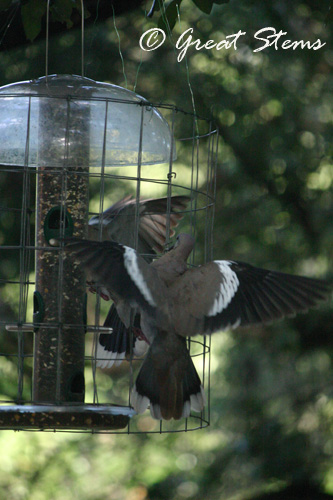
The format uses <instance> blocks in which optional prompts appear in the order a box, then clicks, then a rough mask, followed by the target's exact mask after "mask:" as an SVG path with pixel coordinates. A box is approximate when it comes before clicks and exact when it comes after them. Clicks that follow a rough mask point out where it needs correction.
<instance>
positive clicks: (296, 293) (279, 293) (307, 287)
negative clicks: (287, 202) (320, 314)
mask: <svg viewBox="0 0 333 500" xmlns="http://www.w3.org/2000/svg"><path fill="white" fill-rule="evenodd" d="M331 291H332V284H331V283H330V282H328V281H324V280H320V279H313V278H306V277H302V276H295V275H291V274H285V273H280V272H276V271H268V270H266V269H260V268H256V267H253V266H251V265H249V264H245V263H243V262H234V261H223V260H220V261H213V262H209V263H208V264H206V265H204V266H201V267H198V268H193V269H191V270H189V271H188V272H187V273H185V274H184V275H183V276H181V277H180V278H179V279H178V280H177V282H175V283H174V284H173V286H172V287H171V289H170V292H171V295H172V297H173V302H172V303H173V304H174V306H173V309H172V311H173V314H172V315H173V321H174V323H175V328H176V331H177V332H178V333H179V334H181V335H195V334H198V333H201V334H210V333H213V332H215V331H218V330H223V329H226V328H236V327H237V326H246V325H252V324H258V323H269V322H272V321H274V320H277V319H281V318H284V317H286V316H294V315H295V314H296V313H299V312H305V311H307V310H308V309H309V308H311V307H315V306H317V305H318V304H319V303H320V302H322V301H325V300H328V298H329V296H330V294H331ZM175 297H178V300H174V299H175Z"/></svg>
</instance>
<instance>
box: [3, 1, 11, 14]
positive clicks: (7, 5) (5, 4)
mask: <svg viewBox="0 0 333 500" xmlns="http://www.w3.org/2000/svg"><path fill="white" fill-rule="evenodd" d="M12 3H13V0H0V12H1V11H2V10H7V9H9V7H10V6H11V5H12Z"/></svg>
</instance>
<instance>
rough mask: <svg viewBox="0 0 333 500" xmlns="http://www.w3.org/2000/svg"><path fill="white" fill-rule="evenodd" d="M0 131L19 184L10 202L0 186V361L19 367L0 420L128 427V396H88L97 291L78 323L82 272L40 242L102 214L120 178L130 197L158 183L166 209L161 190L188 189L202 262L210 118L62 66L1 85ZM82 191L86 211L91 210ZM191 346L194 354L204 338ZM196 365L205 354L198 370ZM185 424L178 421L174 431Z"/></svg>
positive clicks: (79, 229) (79, 232)
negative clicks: (12, 262) (200, 230)
mask: <svg viewBox="0 0 333 500" xmlns="http://www.w3.org/2000/svg"><path fill="white" fill-rule="evenodd" d="M179 118H181V120H178V119H179ZM186 120H187V125H186V128H187V130H186V128H185V135H184V133H183V134H182V132H183V131H184V130H182V128H183V129H184V123H185V122H186ZM178 122H179V123H180V122H181V126H179V125H178ZM181 127H182V128H181ZM200 129H202V130H203V131H202V132H201V131H200ZM0 131H1V144H0V176H2V178H1V177H0V183H2V185H4V186H5V185H6V179H7V180H8V182H9V183H10V184H12V183H13V180H14V179H15V180H17V188H18V190H19V192H20V199H19V201H18V199H17V197H14V198H15V202H14V204H15V203H16V205H15V206H13V202H12V201H10V200H11V198H10V197H8V199H7V197H6V196H4V197H3V201H2V207H1V208H0V210H1V213H0V217H1V219H0V220H3V221H5V224H7V225H8V224H9V225H10V224H12V227H13V231H12V236H11V239H9V241H8V240H6V239H5V238H4V237H2V238H0V242H1V246H0V252H1V253H2V259H3V262H4V261H5V260H6V258H8V256H9V254H10V253H11V252H14V253H15V255H16V259H17V260H16V262H17V268H16V272H15V271H13V275H10V273H9V274H8V272H7V271H8V270H7V271H6V269H3V267H2V268H1V273H2V276H0V285H1V288H2V290H0V293H1V295H0V298H1V300H2V301H3V303H6V302H7V303H8V305H9V306H10V303H9V302H10V301H8V298H7V297H8V295H11V294H12V295H13V296H15V297H16V299H15V300H16V302H15V304H14V305H13V308H11V307H9V308H8V311H7V312H6V311H1V310H0V315H1V316H0V327H1V328H2V329H3V331H4V332H5V333H4V335H5V337H6V338H7V340H8V345H9V346H10V347H8V346H7V344H6V342H5V340H4V341H3V347H1V351H2V352H1V355H0V362H1V361H2V359H13V358H15V359H16V360H17V373H18V375H17V391H16V394H15V395H14V394H13V393H11V397H10V396H8V398H3V402H2V403H1V402H0V428H13V429H36V430H38V429H43V430H48V429H67V430H68V429H75V430H78V429H79V430H88V431H93V432H100V431H103V432H115V431H117V430H119V429H123V428H125V427H126V426H128V430H129V425H130V418H131V417H132V416H133V414H134V412H133V410H132V409H131V408H130V406H129V405H126V404H125V405H120V406H115V405H112V404H111V402H110V401H105V402H103V403H98V402H97V399H98V398H97V396H96V395H97V393H98V387H97V382H96V365H95V361H94V354H93V353H92V355H91V356H87V355H86V353H85V345H86V343H87V338H88V336H89V335H94V336H95V337H96V336H98V335H99V333H101V332H102V331H103V328H102V327H100V317H99V316H100V299H99V297H98V298H97V300H96V314H95V321H94V324H92V322H89V321H88V322H87V287H86V278H85V275H84V273H83V272H82V270H81V269H80V268H79V267H78V266H73V263H72V262H71V261H70V259H68V258H66V257H65V255H64V253H63V250H62V249H61V247H57V246H53V245H51V243H50V242H52V240H57V239H59V238H60V239H61V238H63V237H66V236H74V237H78V238H84V237H87V222H88V217H89V214H92V213H94V214H95V215H96V213H97V214H101V213H102V212H103V209H104V208H107V207H106V206H105V204H106V203H107V202H106V198H105V197H106V195H109V194H110V193H112V192H117V191H119V190H120V191H121V189H125V188H123V186H124V185H125V184H124V182H127V184H126V186H128V185H130V186H131V189H132V191H134V193H133V194H134V195H135V197H136V200H137V202H139V200H140V197H141V196H142V195H143V194H144V192H145V187H146V186H148V185H149V187H150V192H151V191H152V187H155V186H156V187H158V189H159V192H161V193H162V191H163V190H164V191H163V194H164V195H166V196H167V198H168V211H169V216H170V201H169V200H170V197H171V194H172V193H175V192H176V193H177V194H186V195H187V196H189V197H190V199H191V203H190V206H189V208H188V210H187V213H184V214H183V215H184V217H183V219H184V224H185V225H186V228H187V229H188V230H189V231H190V232H192V234H193V235H195V234H196V231H197V229H196V221H197V218H199V217H203V218H204V242H205V244H204V249H203V252H202V253H201V254H200V259H199V260H198V262H199V261H200V263H202V262H204V261H205V259H206V260H210V259H211V258H212V249H211V243H212V224H213V208H214V194H215V193H214V190H215V168H216V153H217V131H216V130H215V128H214V127H213V125H212V123H211V122H209V121H207V120H201V119H200V118H199V117H197V116H194V115H191V114H185V113H184V112H183V111H181V110H179V109H177V108H175V107H174V106H167V105H159V106H156V105H153V104H151V103H150V102H148V101H147V100H146V99H144V98H143V97H141V96H139V95H137V94H136V93H134V92H131V91H129V90H127V89H123V88H121V87H118V86H115V85H111V84H106V83H100V82H95V81H93V80H90V79H88V78H84V77H80V76H70V75H52V76H48V77H42V78H39V79H37V80H33V81H27V82H20V83H14V84H11V85H7V86H5V87H2V88H0ZM176 136H178V137H176ZM177 143H178V144H177ZM176 145H177V149H178V150H179V152H180V157H182V155H183V156H184V158H186V160H184V161H189V164H190V165H189V166H188V165H187V167H186V168H187V170H186V175H185V176H184V175H183V170H185V165H184V163H182V160H181V159H180V161H179V159H178V161H179V164H178V162H176V158H177V155H176ZM189 151H190V152H189ZM188 159H189V160H188ZM14 182H15V181H14ZM120 187H121V189H120ZM93 198H94V200H95V205H94V207H96V199H98V210H97V211H96V208H94V209H91V200H92V199H93ZM138 206H139V205H138ZM136 217H139V214H138V213H136ZM8 221H9V222H8ZM6 227H7V226H6ZM33 232H34V235H33ZM10 255H11V256H12V255H13V253H11V254H10ZM0 259H1V255H0ZM195 259H196V256H195V255H194V257H193V262H192V264H194V265H195V264H196V260H195ZM32 295H33V308H32V310H31V308H30V306H29V303H30V302H29V300H30V297H31V296H32ZM17 298H18V300H17ZM4 309H6V308H4ZM32 335H33V337H34V341H33V348H32V347H31V337H32ZM14 336H17V348H16V350H14V347H13V346H14V344H13V341H12V339H13V338H14ZM27 336H28V337H27ZM27 338H28V340H27ZM200 345H202V354H201V355H202V356H203V357H204V356H205V355H206V354H207V353H208V351H209V346H208V345H207V344H206V342H205V341H203V342H202V343H200ZM6 349H12V351H11V352H9V351H8V350H6ZM13 351H14V352H13ZM31 360H32V362H31ZM27 365H28V366H27ZM87 365H90V368H92V373H93V377H92V378H93V385H94V388H93V394H94V396H93V401H92V402H86V397H85V379H86V376H85V373H86V370H87ZM128 365H129V367H130V368H129V379H130V380H129V383H130V382H131V376H132V375H131V373H132V371H131V370H132V367H131V366H132V365H131V364H128ZM207 366H208V363H207V359H206V361H204V362H203V370H204V371H205V370H207ZM31 372H32V376H31ZM204 376H205V375H204ZM30 379H31V382H30ZM27 380H28V382H27ZM207 381H208V376H206V383H207ZM26 385H27V387H26ZM188 420H189V419H188ZM207 422H208V416H207V415H206V416H201V417H200V423H199V425H197V424H196V425H194V426H193V428H195V427H200V426H201V427H202V426H203V425H207ZM190 428H191V426H190V425H189V423H188V422H187V423H186V424H185V426H184V430H189V429H190ZM128 430H127V432H128ZM158 431H159V432H161V431H163V429H162V427H161V426H160V427H159V428H158Z"/></svg>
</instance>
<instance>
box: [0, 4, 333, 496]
mask: <svg viewBox="0 0 333 500" xmlns="http://www.w3.org/2000/svg"><path fill="white" fill-rule="evenodd" d="M215 3H217V2H215ZM328 7H329V2H328V1H326V0H324V1H323V2H320V5H319V4H318V3H313V2H304V1H303V0H296V1H294V2H290V1H288V0H280V1H279V2H278V3H277V2H267V1H266V0H258V1H256V2H248V1H247V0H238V1H237V2H231V3H230V4H229V5H228V6H227V8H225V7H223V6H222V7H218V6H215V7H214V11H213V14H212V15H211V16H209V17H208V16H207V15H205V14H202V15H201V16H199V15H198V10H197V9H193V3H192V2H189V1H187V2H185V1H183V2H182V4H181V12H180V26H179V23H178V22H176V24H175V26H174V32H173V38H174V39H176V38H177V36H179V35H180V34H181V33H182V32H184V30H185V29H187V28H189V27H193V37H194V39H197V38H199V39H200V40H201V41H202V42H205V41H206V40H209V39H214V40H216V41H218V40H223V39H224V38H225V37H226V36H227V35H229V34H232V33H236V32H237V31H238V30H239V29H242V30H243V31H246V32H247V35H246V36H244V38H243V41H242V43H241V44H239V46H238V49H237V51H236V50H234V49H229V50H225V49H222V50H220V51H214V50H211V51H208V50H205V49H203V50H201V51H197V50H196V49H195V48H194V47H191V48H190V49H189V50H188V54H187V55H188V57H187V62H188V69H189V73H188V74H187V69H186V65H185V63H178V62H177V60H176V56H177V53H175V50H174V46H173V45H172V43H171V42H170V41H169V40H166V42H165V44H164V45H163V47H160V48H159V49H158V50H156V51H152V52H150V53H142V52H140V50H139V49H138V40H139V38H140V36H141V34H142V33H143V32H144V31H145V30H146V29H147V21H146V19H145V18H144V15H143V11H142V13H140V12H139V13H138V12H135V13H133V14H131V15H129V16H124V17H122V18H121V19H117V27H118V31H119V34H120V39H121V45H122V51H123V57H124V61H125V70H126V74H127V79H128V81H129V84H130V85H134V82H135V80H136V77H137V88H136V91H137V92H138V93H140V94H142V95H144V96H145V97H147V98H149V99H150V100H152V101H154V102H171V103H174V104H176V105H177V106H179V107H181V108H185V109H187V110H192V109H193V108H192V99H191V92H190V90H189V84H188V82H190V83H191V88H192V91H193V95H194V102H195V106H196V109H197V111H198V112H199V113H200V114H202V115H206V116H207V115H209V114H210V113H211V112H213V113H214V116H215V119H216V122H217V124H218V126H219V129H220V133H221V136H222V137H221V143H220V147H219V159H218V171H217V202H216V215H215V233H214V242H215V247H214V256H215V258H230V259H238V260H243V261H246V262H250V263H253V264H255V265H259V266H262V267H268V268H274V269H280V270H282V271H286V272H294V273H300V274H305V275H308V276H323V277H330V276H331V277H332V262H333V253H332V251H333V217H332V206H333V177H332V168H333V165H332V145H331V144H332V140H331V139H332V138H331V118H332V107H331V106H332V103H331V86H332V80H331V76H330V75H331V74H332V65H333V62H332V57H331V53H330V47H331V43H332V35H331V33H330V31H329V29H328V27H327V26H326V24H325V23H326V18H327V14H328V12H329V8H328ZM141 14H142V15H141ZM199 14H200V13H199ZM266 26H275V28H276V29H277V30H279V29H283V31H287V32H288V38H290V39H291V40H298V39H304V40H307V39H310V38H312V37H313V38H314V39H317V38H318V37H319V38H320V39H322V40H323V41H324V42H326V43H327V44H326V46H325V47H324V48H323V49H320V50H318V51H309V50H306V49H304V50H301V49H297V50H295V51H293V50H285V51H284V50H282V49H279V50H275V49H274V48H273V47H272V48H270V49H267V50H265V51H262V52H261V53H253V49H254V48H255V46H256V45H255V41H254V39H253V33H254V32H255V31H256V30H258V29H261V28H263V27H266ZM87 40H89V43H87V46H88V47H87V51H86V52H87V55H86V66H87V76H88V77H91V78H94V79H96V80H102V81H111V82H113V83H116V84H119V85H123V76H122V66H121V61H120V57H119V52H118V40H117V37H116V34H115V32H114V30H113V28H112V25H111V24H105V25H103V26H100V27H98V26H95V27H94V28H93V29H92V30H88V31H87ZM44 50H45V48H44V44H43V43H41V44H40V45H39V44H35V45H33V46H32V47H29V48H28V49H27V48H25V49H22V50H18V51H17V52H12V53H3V54H2V57H1V58H0V80H1V84H5V83H10V82H13V81H16V80H25V79H28V78H34V77H38V76H40V75H42V74H43V73H44V63H43V55H44ZM79 55H80V33H79V32H75V31H73V32H68V33H66V34H64V35H62V36H59V37H56V38H54V40H50V61H52V66H53V68H54V70H55V71H56V72H58V73H72V72H75V70H76V68H75V67H73V61H75V60H76V59H79ZM13 61H14V62H13ZM106 61H107V64H106ZM138 71H139V73H138ZM137 73H138V75H137ZM183 127H185V125H183ZM177 132H178V133H179V134H180V135H182V136H184V137H186V136H187V135H186V134H187V133H188V130H186V129H185V128H183V129H181V130H177ZM191 132H192V131H190V133H191ZM180 147H181V148H185V147H186V144H185V143H182V144H181V145H180ZM190 149H191V148H190ZM190 161H191V159H190V158H189V162H190ZM17 177H18V176H17ZM177 180H178V176H177ZM0 191H1V200H2V201H1V204H6V205H9V206H14V207H19V206H20V200H21V196H22V186H21V185H20V181H19V179H17V178H15V175H13V176H10V175H9V174H7V175H4V176H2V177H1V178H0ZM116 194H117V196H118V192H117V193H116ZM122 194H123V192H119V195H122ZM151 194H152V195H153V193H151ZM33 196H34V192H32V193H31V197H33ZM97 197H98V192H97V187H96V198H97ZM95 208H96V210H98V205H97V204H96V207H95ZM199 235H200V228H199ZM18 237H19V219H18V218H14V217H13V218H12V219H10V218H7V217H6V218H5V219H2V218H1V219H0V241H1V243H2V244H3V242H4V241H6V242H9V243H8V244H11V242H12V241H14V240H15V239H16V240H17V238H18ZM31 238H32V241H33V235H32V236H31ZM198 239H199V245H200V243H201V242H200V237H199V238H198ZM0 269H1V271H2V275H3V276H5V277H6V279H13V278H14V277H15V276H17V273H18V270H19V259H18V256H17V255H12V254H10V252H8V253H7V254H6V255H5V256H4V257H3V259H1V261H0ZM6 299H7V300H6V302H5V303H4V300H3V295H1V300H0V314H1V315H2V317H3V316H5V317H9V318H10V317H11V309H12V307H13V302H14V301H15V289H14V288H12V289H10V290H9V289H8V290H7V292H6ZM332 324H333V318H332V307H331V304H327V305H326V306H323V307H321V308H320V309H318V310H316V311H310V312H309V313H308V314H307V315H300V316H298V317H296V318H294V319H289V320H285V321H282V322H279V323H276V324H274V325H272V326H266V327H264V328H253V329H252V328H251V329H248V330H246V331H241V330H239V331H235V332H223V333H220V334H216V335H215V336H214V337H213V339H212V362H211V381H212V387H211V394H210V398H211V426H210V428H209V429H205V430H202V431H196V432H188V433H184V434H181V433H179V434H170V435H159V434H156V435H145V434H143V435H130V436H127V435H125V436H122V435H116V436H113V435H110V436H109V435H93V436H90V435H82V434H61V433H57V434H53V433H13V432H2V433H1V435H0V445H1V448H2V450H3V454H2V465H1V470H0V489H2V490H3V492H4V493H3V496H4V497H8V498H13V500H32V499H34V500H48V499H52V500H58V499H59V500H60V499H61V500H67V499H68V500H73V499H74V500H76V499H80V500H102V499H103V500H105V499H108V500H109V499H110V500H111V499H116V500H128V499H130V500H132V499H137V500H143V499H148V498H150V499H153V500H162V499H166V500H183V499H187V498H188V499H190V500H201V499H207V500H217V499H221V498H223V499H225V500H229V499H235V498H237V499H240V500H244V499H246V500H248V499H250V498H253V497H257V496H258V495H259V494H260V493H261V494H262V493H263V492H266V494H265V500H266V498H269V497H268V495H269V494H271V495H272V498H278V496H277V495H278V493H277V492H278V491H280V490H281V491H282V493H280V494H279V498H284V499H287V498H290V497H291V498H293V499H295V498H302V499H303V498H306V495H305V494H303V497H302V496H301V495H299V494H297V495H296V493H295V494H294V496H292V494H290V496H289V497H288V491H290V489H292V487H290V488H288V490H286V491H287V493H286V494H284V488H286V487H287V485H288V484H291V483H293V484H296V486H297V487H296V486H295V490H297V491H301V490H302V488H301V486H302V485H303V486H304V485H308V484H309V482H312V483H313V482H317V483H318V484H320V485H321V488H322V489H324V490H325V491H326V493H327V495H329V494H331V495H332V494H333V467H332V463H333V439H332V435H333V398H332V367H333V343H332V341H333V340H332V339H333V337H332ZM0 340H1V349H2V350H3V349H4V348H5V347H6V349H7V350H8V351H9V352H14V351H15V349H16V348H17V343H16V338H15V337H14V336H13V335H12V334H9V333H8V332H7V333H3V332H2V333H1V336H0ZM26 342H27V343H28V342H29V339H27V340H26ZM30 342H31V339H30ZM28 347H29V348H31V344H28ZM1 352H2V351H1ZM0 373H1V384H0V389H1V392H2V393H3V394H4V395H7V396H8V395H10V396H13V395H14V394H15V387H16V381H17V379H16V374H17V370H16V364H15V359H14V358H8V359H7V358H6V359H3V360H2V362H1V364H0ZM98 376H100V378H101V380H102V389H103V394H104V393H105V394H107V395H110V399H111V397H112V398H113V397H114V394H116V391H119V390H120V389H119V387H120V386H121V387H122V384H123V385H124V386H125V385H126V384H127V380H126V381H124V379H123V377H122V374H121V372H117V374H111V375H109V374H103V376H102V374H99V375H98ZM25 383H26V382H25ZM28 387H29V385H28ZM111 395H112V396H111ZM148 418H149V417H147V420H148ZM146 423H147V422H146ZM92 478H93V480H92ZM293 491H294V490H293ZM303 491H304V490H303ZM308 491H309V488H308V487H307V488H306V489H305V492H308ZM311 491H312V490H311ZM314 491H316V492H317V493H314V494H313V495H312V498H313V499H317V498H321V496H319V493H318V488H316V490H314ZM274 492H276V493H274ZM260 498H261V497H260ZM262 498H264V497H262Z"/></svg>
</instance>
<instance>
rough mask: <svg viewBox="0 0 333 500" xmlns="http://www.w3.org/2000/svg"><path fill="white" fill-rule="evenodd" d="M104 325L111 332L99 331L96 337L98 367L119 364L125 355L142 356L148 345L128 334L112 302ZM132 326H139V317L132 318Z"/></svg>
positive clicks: (109, 366)
mask: <svg viewBox="0 0 333 500" xmlns="http://www.w3.org/2000/svg"><path fill="white" fill-rule="evenodd" d="M104 326H106V327H109V328H112V329H113V332H112V333H101V334H100V336H99V339H98V345H97V355H96V359H97V361H96V364H97V366H98V367H99V368H102V369H108V368H111V367H112V366H119V365H120V364H121V363H122V361H123V360H124V358H125V356H126V355H129V354H131V351H132V352H133V355H134V356H136V357H142V356H143V355H144V354H145V352H146V351H147V348H148V345H147V343H146V342H145V341H144V340H139V339H137V338H136V337H135V336H134V335H130V332H129V329H128V328H126V326H125V325H124V323H123V322H122V321H121V319H120V318H119V315H118V312H117V309H116V307H115V305H114V304H112V306H111V308H110V310H109V312H108V315H107V317H106V319H105V321H104ZM134 326H135V327H137V328H139V327H140V317H139V315H136V316H135V318H134Z"/></svg>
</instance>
